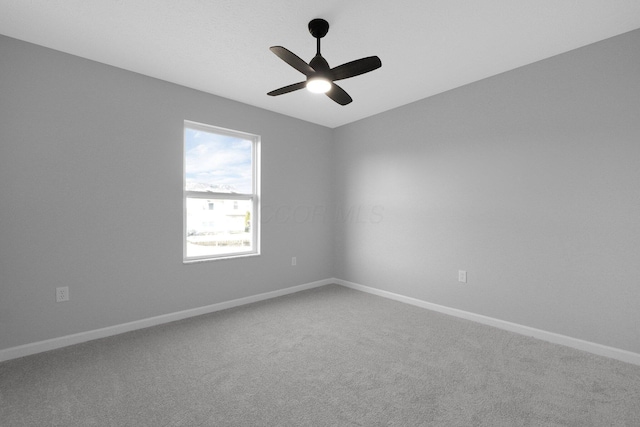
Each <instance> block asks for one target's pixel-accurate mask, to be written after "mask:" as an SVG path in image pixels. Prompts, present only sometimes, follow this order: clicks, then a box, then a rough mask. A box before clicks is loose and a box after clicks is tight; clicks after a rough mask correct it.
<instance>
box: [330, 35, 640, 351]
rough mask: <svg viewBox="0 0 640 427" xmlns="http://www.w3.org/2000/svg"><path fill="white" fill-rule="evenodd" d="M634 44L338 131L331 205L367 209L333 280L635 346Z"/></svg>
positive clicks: (346, 222)
mask: <svg viewBox="0 0 640 427" xmlns="http://www.w3.org/2000/svg"><path fill="white" fill-rule="evenodd" d="M639 46H640V30H637V31H634V32H631V33H627V34H624V35H622V36H619V37H615V38H612V39H608V40H605V41H603V42H600V43H597V44H594V45H590V46H587V47H585V48H582V49H579V50H575V51H572V52H569V53H567V54H563V55H560V56H557V57H553V58H550V59H548V60H545V61H541V62H538V63H535V64H532V65H529V66H526V67H523V68H520V69H517V70H513V71H511V72H507V73H504V74H501V75H498V76H495V77H492V78H489V79H486V80H482V81H479V82H476V83H473V84H470V85H467V86H464V87H462V88H459V89H456V90H452V91H450V92H446V93H443V94H440V95H438V96H434V97H431V98H428V99H425V100H422V101H419V102H416V103H413V104H410V105H406V106H404V107H401V108H398V109H395V110H392V111H389V112H386V113H383V114H380V115H377V116H375V117H371V118H368V119H364V120H361V121H359V122H356V123H352V124H349V125H345V126H343V127H340V128H338V129H336V131H335V135H334V139H335V147H336V148H335V152H334V156H335V165H334V167H335V174H336V183H335V193H336V203H337V204H338V206H343V207H344V206H349V207H351V208H352V209H357V208H358V207H361V208H362V211H363V212H365V213H367V212H369V213H371V211H372V207H377V212H378V214H376V215H371V214H365V215H362V216H361V218H359V219H357V218H354V217H351V218H349V217H346V218H344V219H343V220H342V221H338V223H337V228H336V264H335V274H336V277H338V278H341V279H344V280H348V281H352V282H355V283H359V284H363V285H368V286H371V287H375V288H379V289H383V290H387V291H390V292H395V293H399V294H402V295H405V296H410V297H415V298H418V299H422V300H426V301H429V302H432V303H436V304H441V305H445V306H448V307H453V308H458V309H461V310H466V311H470V312H473V313H477V314H482V315H486V316H490V317H494V318H498V319H502V320H505V321H510V322H515V323H518V324H522V325H526V326H530V327H534V328H539V329H543V330H546V331H551V332H556V333H560V334H564V335H568V336H571V337H575V338H580V339H585V340H588V341H592V342H596V343H600V344H604V345H609V346H613V347H617V348H621V349H626V350H630V351H633V352H640V328H639V327H638V325H640V309H639V308H640V49H639V48H638V47H639ZM425 77H426V78H428V70H425ZM380 212H382V213H383V214H382V215H379V213H380ZM459 269H461V270H467V271H468V283H467V284H460V283H458V282H457V272H458V270H459Z"/></svg>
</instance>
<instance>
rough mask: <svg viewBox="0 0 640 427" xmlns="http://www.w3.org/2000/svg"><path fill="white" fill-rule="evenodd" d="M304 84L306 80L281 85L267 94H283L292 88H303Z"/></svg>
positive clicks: (291, 90)
mask: <svg viewBox="0 0 640 427" xmlns="http://www.w3.org/2000/svg"><path fill="white" fill-rule="evenodd" d="M306 85H307V82H300V83H294V84H292V85H289V86H285V87H281V88H280V89H276V90H272V91H271V92H269V93H268V94H267V95H270V96H278V95H284V94H285V93H289V92H293V91H294V90H298V89H304V87H305V86H306Z"/></svg>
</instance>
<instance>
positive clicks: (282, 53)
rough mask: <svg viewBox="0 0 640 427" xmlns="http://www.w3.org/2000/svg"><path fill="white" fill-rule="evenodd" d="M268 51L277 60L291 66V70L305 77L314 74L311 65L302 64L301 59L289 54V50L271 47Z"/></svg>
mask: <svg viewBox="0 0 640 427" xmlns="http://www.w3.org/2000/svg"><path fill="white" fill-rule="evenodd" d="M269 49H270V50H271V52H273V53H275V54H276V55H277V56H278V58H280V59H282V60H283V61H284V62H286V63H287V64H289V65H291V66H292V67H293V68H295V69H296V70H298V71H300V72H301V73H302V74H304V75H305V76H309V75H310V74H312V73H314V72H315V70H314V69H313V68H312V67H311V65H309V64H307V63H306V62H304V60H303V59H302V58H300V57H299V56H298V55H296V54H295V53H293V52H291V51H290V50H289V49H286V48H284V47H282V46H271V47H270V48H269Z"/></svg>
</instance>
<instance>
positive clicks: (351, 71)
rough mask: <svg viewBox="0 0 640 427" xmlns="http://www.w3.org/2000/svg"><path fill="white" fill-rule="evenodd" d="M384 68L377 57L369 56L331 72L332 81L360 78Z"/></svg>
mask: <svg viewBox="0 0 640 427" xmlns="http://www.w3.org/2000/svg"><path fill="white" fill-rule="evenodd" d="M380 67H382V61H380V58H378V57H377V56H369V57H366V58H362V59H356V60H355V61H351V62H347V63H346V64H342V65H338V66H337V67H334V68H332V69H331V70H330V71H329V75H330V76H331V77H330V78H331V80H342V79H348V78H349V77H354V76H359V75H360V74H364V73H368V72H369V71H373V70H375V69H377V68H380Z"/></svg>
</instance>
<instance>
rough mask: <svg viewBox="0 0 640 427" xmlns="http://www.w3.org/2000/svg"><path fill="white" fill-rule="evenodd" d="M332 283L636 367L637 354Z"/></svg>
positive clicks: (354, 285)
mask: <svg viewBox="0 0 640 427" xmlns="http://www.w3.org/2000/svg"><path fill="white" fill-rule="evenodd" d="M333 283H336V284H338V285H341V286H345V287H347V288H351V289H355V290H358V291H362V292H367V293H370V294H373V295H378V296H381V297H384V298H388V299H392V300H395V301H400V302H403V303H406V304H411V305H415V306H418V307H421V308H426V309H428V310H432V311H437V312H439V313H444V314H448V315H451V316H455V317H460V318H462V319H467V320H471V321H474V322H478V323H482V324H484V325H489V326H493V327H496V328H499V329H504V330H506V331H510V332H515V333H517V334H520V335H526V336H530V337H533V338H537V339H540V340H543V341H547V342H551V343H554V344H560V345H564V346H567V347H572V348H575V349H578V350H582V351H586V352H589V353H593V354H597V355H599V356H605V357H609V358H611V359H616V360H620V361H622V362H627V363H632V364H634V365H640V354H638V353H633V352H631V351H627V350H621V349H619V348H615V347H608V346H606V345H602V344H596V343H593V342H590V341H584V340H581V339H578V338H572V337H568V336H566V335H560V334H556V333H553V332H548V331H543V330H541V329H536V328H531V327H529V326H523V325H519V324H517V323H511V322H507V321H504V320H500V319H495V318H493V317H488V316H483V315H481V314H475V313H471V312H468V311H464V310H458V309H456V308H450V307H446V306H443V305H438V304H433V303H430V302H426V301H422V300H419V299H416V298H411V297H406V296H404V295H399V294H395V293H393V292H388V291H383V290H380V289H376V288H371V287H369V286H364V285H360V284H357V283H353V282H348V281H346V280H342V279H333Z"/></svg>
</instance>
